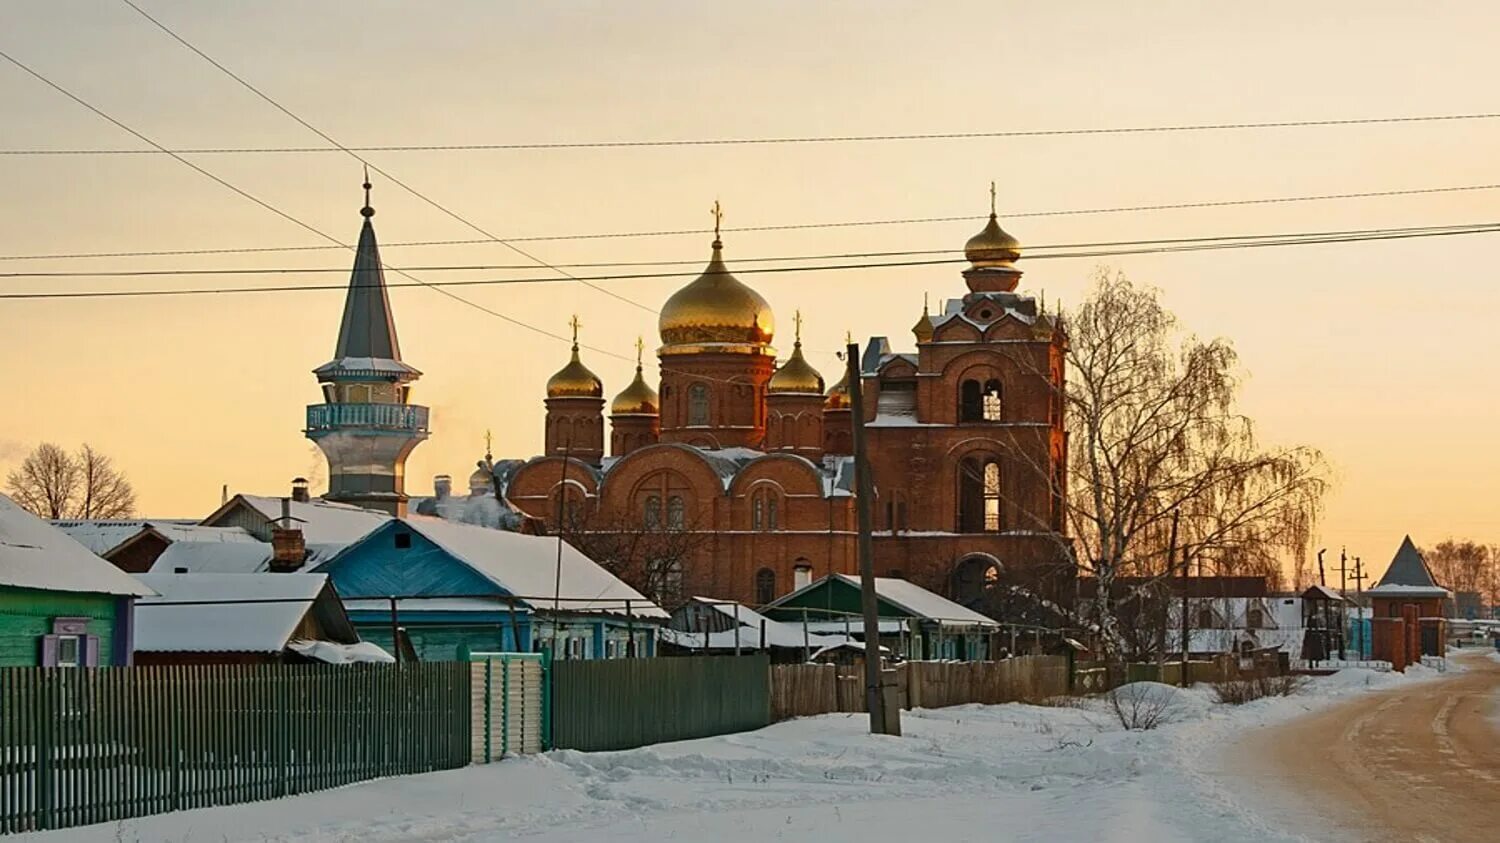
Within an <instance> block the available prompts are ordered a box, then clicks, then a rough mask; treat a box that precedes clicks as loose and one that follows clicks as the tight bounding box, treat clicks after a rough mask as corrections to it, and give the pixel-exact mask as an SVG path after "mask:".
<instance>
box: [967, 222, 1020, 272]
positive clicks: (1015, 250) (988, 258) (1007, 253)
mask: <svg viewBox="0 0 1500 843" xmlns="http://www.w3.org/2000/svg"><path fill="white" fill-rule="evenodd" d="M964 257H966V258H968V259H969V263H971V264H973V266H974V268H975V269H989V268H992V267H1005V268H1009V267H1010V266H1011V265H1012V264H1014V263H1015V262H1016V260H1017V259H1018V258H1020V257H1021V241H1019V240H1017V239H1016V238H1014V237H1012V236H1010V235H1009V234H1007V233H1006V232H1005V229H1003V228H1001V227H1000V221H999V220H998V219H996V218H995V214H994V212H993V211H992V212H990V221H989V222H988V223H986V224H985V226H984V230H983V231H981V232H979V233H978V234H976V235H974V236H973V237H970V238H969V242H968V243H966V244H964Z"/></svg>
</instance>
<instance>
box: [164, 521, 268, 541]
mask: <svg viewBox="0 0 1500 843" xmlns="http://www.w3.org/2000/svg"><path fill="white" fill-rule="evenodd" d="M151 527H152V529H154V530H156V532H158V533H161V534H162V536H163V537H164V538H166V539H167V540H168V541H174V542H212V543H219V542H234V543H240V544H243V543H247V542H259V541H260V540H259V539H257V538H256V537H255V536H252V535H250V532H249V531H248V530H246V529H245V528H244V527H205V526H203V525H202V524H162V523H158V522H156V521H152V522H151Z"/></svg>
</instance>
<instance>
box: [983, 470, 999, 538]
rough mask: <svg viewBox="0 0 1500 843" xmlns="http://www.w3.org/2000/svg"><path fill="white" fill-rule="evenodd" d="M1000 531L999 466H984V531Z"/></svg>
mask: <svg viewBox="0 0 1500 843" xmlns="http://www.w3.org/2000/svg"><path fill="white" fill-rule="evenodd" d="M999 530H1000V464H999V463H997V462H987V463H985V464H984V531H985V532H986V533H995V532H999Z"/></svg>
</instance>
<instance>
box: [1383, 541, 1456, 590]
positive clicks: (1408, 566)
mask: <svg viewBox="0 0 1500 843" xmlns="http://www.w3.org/2000/svg"><path fill="white" fill-rule="evenodd" d="M1413 588H1415V589H1419V590H1418V591H1413V590H1411V589H1413ZM1422 590H1425V591H1422ZM1370 591H1371V592H1373V593H1376V594H1382V593H1385V594H1407V595H1413V596H1418V595H1425V596H1434V597H1435V596H1448V597H1451V596H1452V594H1451V593H1450V592H1449V591H1448V590H1447V589H1446V588H1443V587H1442V586H1440V585H1438V582H1437V579H1436V578H1435V577H1433V575H1432V569H1431V568H1429V567H1427V560H1426V559H1423V558H1422V554H1421V552H1420V551H1418V550H1417V546H1416V545H1415V544H1413V543H1412V540H1411V536H1407V537H1406V538H1404V539H1402V540H1401V547H1399V548H1397V549H1396V555H1395V557H1394V558H1392V559H1391V566H1390V567H1389V568H1387V569H1386V571H1385V574H1384V575H1383V576H1382V577H1381V578H1380V583H1379V584H1378V585H1376V586H1375V587H1374V588H1372V589H1370ZM1439 593H1441V595H1440V594H1439Z"/></svg>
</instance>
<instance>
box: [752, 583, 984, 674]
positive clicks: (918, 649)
mask: <svg viewBox="0 0 1500 843" xmlns="http://www.w3.org/2000/svg"><path fill="white" fill-rule="evenodd" d="M861 594H862V590H861V589H860V584H859V578H858V577H852V576H849V575H847V574H831V575H829V576H827V577H824V578H823V579H821V580H817V581H816V582H813V583H809V584H808V585H805V586H803V587H802V588H799V589H797V590H796V591H794V592H792V593H791V594H788V595H786V596H784V597H782V598H780V599H778V600H775V601H772V602H771V603H770V604H769V605H767V606H766V607H765V609H763V610H762V612H763V613H764V614H765V615H766V617H768V618H771V619H773V620H778V621H784V622H787V623H791V624H795V625H798V626H804V625H805V626H806V628H807V631H808V632H809V634H847V635H849V636H850V637H852V638H855V639H859V640H863V639H864V621H863V619H862V617H861V606H860V595H861ZM875 606H876V612H877V614H878V615H879V616H880V644H881V646H883V647H886V648H888V649H889V650H890V651H891V652H893V653H897V654H900V655H901V656H902V657H904V658H908V659H953V660H958V661H985V660H987V659H990V658H993V653H994V652H995V651H996V648H995V636H996V634H997V633H999V631H1000V624H998V623H996V622H995V621H993V620H991V619H990V618H987V617H985V616H984V615H981V614H979V613H978V612H976V611H974V610H973V609H969V608H967V607H965V606H961V605H959V604H958V603H955V602H953V601H952V600H949V599H948V598H946V597H943V596H942V595H940V594H936V593H934V592H931V591H928V590H927V589H925V588H922V587H921V586H918V585H913V584H912V583H910V582H907V581H906V580H901V579H894V578H891V577H876V578H875Z"/></svg>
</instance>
